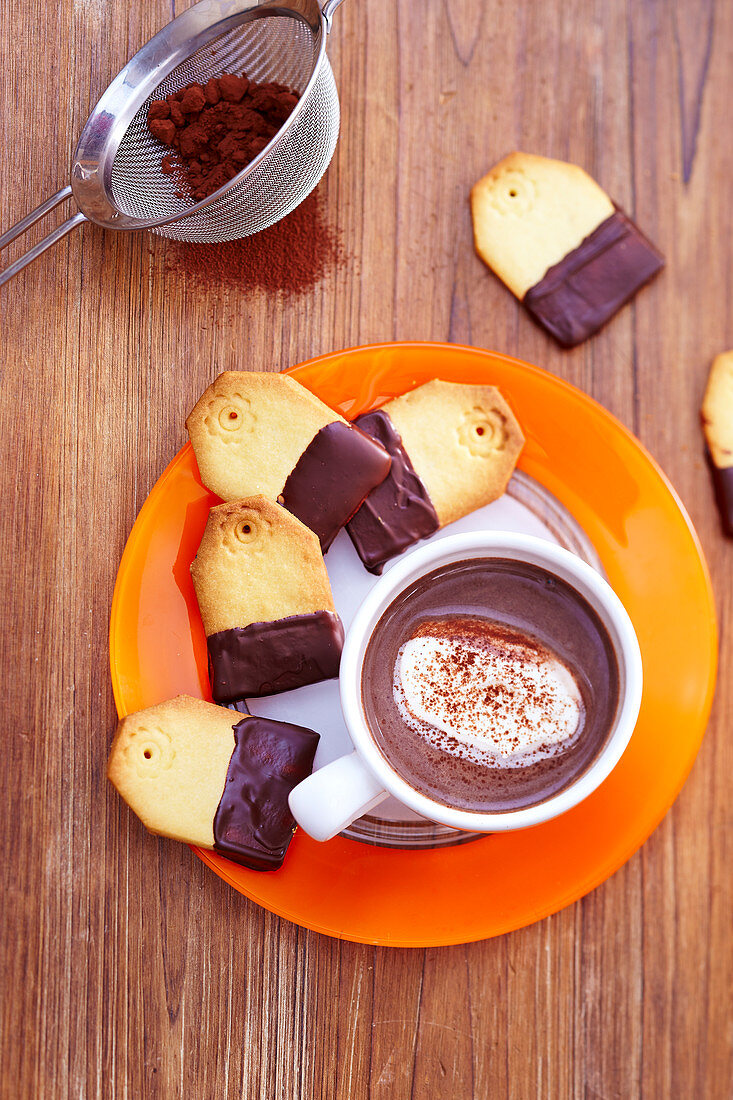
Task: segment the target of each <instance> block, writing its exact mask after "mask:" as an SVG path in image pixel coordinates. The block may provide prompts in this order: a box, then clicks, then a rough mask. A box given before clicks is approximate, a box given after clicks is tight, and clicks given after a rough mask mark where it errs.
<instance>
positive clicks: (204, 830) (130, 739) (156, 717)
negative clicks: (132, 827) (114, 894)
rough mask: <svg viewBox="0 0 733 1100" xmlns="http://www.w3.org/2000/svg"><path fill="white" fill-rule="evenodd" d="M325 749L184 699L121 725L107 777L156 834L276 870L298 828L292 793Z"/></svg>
mask: <svg viewBox="0 0 733 1100" xmlns="http://www.w3.org/2000/svg"><path fill="white" fill-rule="evenodd" d="M318 741H319V735H318V734H317V733H314V732H313V730H309V729H306V728H305V727H303V726H294V725H291V724H290V723H287V722H276V721H274V720H272V719H269V718H255V717H245V718H242V719H240V720H239V721H237V720H236V719H235V718H234V716H233V715H232V712H231V711H228V710H225V709H224V708H223V707H217V706H215V705H214V704H213V703H206V702H204V701H203V700H202V699H194V698H192V697H191V696H188V695H179V696H178V697H177V698H175V699H169V700H168V701H167V702H165V703H159V704H158V705H157V706H153V707H148V708H147V709H145V710H141V711H137V712H136V713H135V714H130V715H128V716H127V717H126V718H123V719H122V721H121V722H120V723H119V725H118V727H117V732H116V733H115V737H114V741H113V742H112V748H111V750H110V756H109V763H108V766H107V777H108V778H109V780H110V781H111V782H112V784H113V785H114V786H115V787H116V788H117V790H118V791H119V793H120V794H121V795H122V797H123V798H124V800H125V801H126V802H127V803H128V805H129V806H130V807H131V809H132V810H134V812H135V813H136V814H137V816H138V817H139V818H140V819H141V821H142V822H143V824H144V825H145V827H146V828H147V829H149V830H150V832H152V833H157V834H159V835H160V836H167V837H171V838H172V839H173V840H181V841H183V842H184V843H186V844H196V845H198V846H199V847H201V848H211V849H213V850H214V851H217V852H221V853H222V855H225V856H227V858H229V859H232V860H234V861H235V862H237V863H241V864H243V865H244V866H245V867H251V868H252V869H253V870H257V871H274V870H276V869H277V868H278V867H280V866H281V864H282V862H283V859H284V857H285V852H286V851H287V848H288V845H289V843H290V840H291V838H292V835H293V832H294V829H295V821H294V819H293V816H292V814H291V813H290V809H289V807H288V795H289V794H290V792H291V791H292V790H293V788H294V787H295V786H297V784H298V783H300V781H301V780H302V779H305V778H306V776H308V775H310V774H311V771H312V770H313V757H314V755H315V751H316V748H317V746H318Z"/></svg>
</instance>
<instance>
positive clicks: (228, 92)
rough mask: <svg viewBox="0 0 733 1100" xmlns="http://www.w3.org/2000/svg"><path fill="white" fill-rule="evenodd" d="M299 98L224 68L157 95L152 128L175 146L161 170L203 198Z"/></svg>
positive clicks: (237, 168)
mask: <svg viewBox="0 0 733 1100" xmlns="http://www.w3.org/2000/svg"><path fill="white" fill-rule="evenodd" d="M297 102H298V95H297V93H296V92H294V91H292V90H291V89H290V88H286V87H285V85H284V84H275V83H269V84H255V83H254V81H252V80H249V79H248V78H247V77H246V76H245V75H244V73H242V74H241V75H237V74H236V73H224V74H223V76H220V77H212V78H211V80H209V81H207V83H206V84H203V85H202V84H188V85H187V86H186V87H185V88H181V89H180V91H177V92H173V93H172V94H171V95H169V96H167V97H166V98H165V99H154V100H153V102H152V103H151V104H150V107H149V108H148V120H147V121H148V129H149V130H150V133H151V134H152V135H153V137H154V138H157V139H158V141H160V142H162V143H163V145H168V146H169V147H170V148H171V149H172V150H173V154H167V155H166V156H164V157H163V159H162V161H161V171H162V172H164V173H165V174H166V175H173V176H174V177H176V182H177V183H179V184H180V188H181V193H182V194H185V195H188V196H190V197H191V198H192V199H195V201H196V202H200V201H201V199H205V198H206V197H207V196H208V195H211V194H213V193H214V191H218V189H219V188H220V187H223V186H224V184H225V183H227V182H228V181H229V180H230V179H232V178H233V177H234V176H236V175H237V173H238V172H241V171H242V169H243V168H244V167H245V166H246V165H247V164H249V162H250V161H251V160H254V158H255V157H256V156H257V154H258V153H261V152H262V150H263V149H264V148H265V146H266V145H267V144H268V142H269V141H270V140H271V139H272V138H273V137H274V136H275V134H276V133H277V132H278V130H279V129H280V127H281V126H282V124H283V123H284V122H285V120H286V119H287V118H288V116H289V115H290V113H291V112H292V110H293V108H294V107H295V105H296V103H297Z"/></svg>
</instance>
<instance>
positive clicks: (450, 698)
mask: <svg viewBox="0 0 733 1100" xmlns="http://www.w3.org/2000/svg"><path fill="white" fill-rule="evenodd" d="M618 704H619V672H618V665H617V661H616V657H615V655H614V651H613V646H612V644H611V641H610V639H609V637H608V633H607V631H606V629H605V627H604V626H603V624H602V622H601V620H600V618H599V616H598V615H597V614H596V612H595V611H594V610H593V608H592V607H591V606H590V604H589V603H588V602H587V600H586V599H585V598H584V597H583V596H581V595H580V593H578V592H576V590H575V589H574V588H573V587H572V586H571V585H569V584H567V583H566V582H565V581H563V580H561V579H559V578H558V577H556V576H554V575H553V574H551V573H549V572H547V571H546V570H544V569H541V568H539V567H538V566H534V565H530V564H528V563H526V562H519V561H515V560H512V559H508V558H501V559H494V558H475V559H470V560H467V561H462V562H458V563H454V564H451V565H446V566H441V567H440V568H438V569H435V570H433V572H431V573H429V574H427V575H426V576H424V577H421V578H420V579H419V580H418V581H416V582H414V583H413V584H412V585H410V586H409V587H408V588H407V589H405V591H403V592H402V593H401V594H400V595H399V596H398V597H397V598H396V599H395V600H394V601H393V602H392V603H391V604H390V606H389V607H388V608H387V610H386V611H385V612H384V614H383V615H382V617H381V619H380V620H379V622H378V624H377V626H376V628H375V630H374V632H373V634H372V637H371V639H370V641H369V644H368V646H367V650H366V653H365V656H364V663H363V669H362V705H363V708H364V714H365V717H366V720H367V723H368V725H369V727H370V729H371V731H372V734H373V736H374V740H375V742H376V744H377V746H378V747H379V749H380V751H381V752H382V754H383V755H384V756H385V757H386V759H387V760H388V762H389V763H390V765H391V766H392V768H394V770H395V771H396V772H398V774H399V775H401V776H402V778H403V779H404V780H406V782H407V783H409V784H410V785H411V786H412V787H413V788H414V789H415V790H417V791H419V792H420V793H422V794H425V795H427V796H428V797H429V798H432V799H434V800H435V801H437V802H441V803H443V804H445V805H447V806H452V807H456V808H458V809H461V810H471V811H484V812H493V813H496V812H501V811H509V810H516V809H520V808H521V807H524V806H530V805H536V804H537V803H540V802H543V801H545V799H547V798H550V797H551V796H553V795H555V794H557V793H558V792H559V791H561V790H562V789H563V788H565V787H566V786H568V785H569V784H570V783H572V782H573V781H574V780H575V779H577V778H578V777H579V776H580V775H581V774H582V773H583V772H584V771H585V770H586V769H587V768H588V767H589V766H590V765H591V764H592V762H593V761H594V760H595V759H596V757H597V756H598V754H599V752H600V751H601V749H602V748H603V746H604V744H605V742H606V740H607V737H608V735H609V733H610V731H611V728H612V726H613V722H614V718H615V715H616V711H617V707H618Z"/></svg>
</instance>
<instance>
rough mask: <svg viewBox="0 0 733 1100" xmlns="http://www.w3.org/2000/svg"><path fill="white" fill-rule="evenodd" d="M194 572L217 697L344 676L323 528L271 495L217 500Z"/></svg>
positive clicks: (252, 693) (219, 699)
mask: <svg viewBox="0 0 733 1100" xmlns="http://www.w3.org/2000/svg"><path fill="white" fill-rule="evenodd" d="M191 576H192V578H193V584H194V588H195V591H196V597H197V599H198V604H199V608H200V611H201V619H202V621H203V624H204V630H205V632H206V641H207V649H208V654H209V673H210V677H211V690H212V694H213V697H214V699H215V701H216V702H217V703H229V702H232V701H235V700H237V699H242V698H244V697H246V696H259V695H274V694H275V693H276V692H280V691H288V690H290V689H291V688H296V687H302V686H303V685H304V684H312V683H315V682H316V681H318V680H328V679H331V678H332V677H334V676H337V675H338V670H339V661H340V658H341V647H342V645H343V638H344V630H343V626H342V624H341V620H340V619H339V617H338V615H337V614H336V609H335V607H334V604H333V596H332V594H331V586H330V584H329V580H328V574H327V572H326V566H325V564H324V561H323V555H322V554H321V548H320V545H319V542H318V537H317V535H316V534H315V533H314V532H313V531H311V530H310V529H309V528H308V527H306V526H305V525H304V524H303V523H301V522H300V520H298V519H296V518H295V516H293V515H291V514H290V512H288V511H287V510H286V509H285V508H281V507H280V505H279V504H275V503H274V501H272V500H268V499H267V497H264V496H253V497H248V498H247V499H245V500H240V501H230V502H229V503H226V504H219V505H217V507H215V508H212V509H211V511H210V513H209V518H208V520H207V523H206V527H205V529H204V534H203V537H202V539H201V544H200V546H199V548H198V552H197V554H196V557H195V558H194V560H193V562H192V563H191Z"/></svg>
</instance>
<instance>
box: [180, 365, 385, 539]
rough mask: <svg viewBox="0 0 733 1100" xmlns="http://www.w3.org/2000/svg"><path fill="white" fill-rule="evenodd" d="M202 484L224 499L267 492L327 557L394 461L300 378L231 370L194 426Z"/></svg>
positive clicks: (205, 398)
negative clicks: (312, 534)
mask: <svg viewBox="0 0 733 1100" xmlns="http://www.w3.org/2000/svg"><path fill="white" fill-rule="evenodd" d="M186 427H187V428H188V432H189V435H190V437H191V443H192V445H193V449H194V453H195V455H196V461H197V462H198V467H199V472H200V474H201V480H202V482H203V483H204V485H205V486H206V487H207V489H211V491H212V492H213V493H216V494H217V495H218V496H220V497H222V499H223V500H240V499H241V498H242V497H249V496H252V495H254V494H255V493H262V494H263V496H266V497H269V498H270V500H277V501H279V503H280V504H282V505H284V507H285V508H287V509H288V511H290V512H292V513H293V515H295V516H297V517H298V519H300V520H301V521H302V522H303V523H305V524H306V526H307V527H310V528H311V530H313V531H315V532H316V534H317V535H318V537H319V539H320V540H321V548H322V550H323V552H324V553H325V551H326V550H327V549H328V547H329V546H330V545H331V543H332V542H333V540H334V538H335V537H336V535H337V534H338V532H339V531H340V530H341V528H342V527H343V525H344V524H345V523H346V521H347V520H348V519H349V518H350V517H351V516H352V515H353V514H354V512H355V511H356V509H357V508H358V507H359V505H360V504H361V502H362V501H363V500H364V498H365V497H366V495H367V493H369V491H370V490H371V489H373V488H374V486H375V485H378V484H379V482H380V481H383V480H384V478H385V477H386V476H387V473H388V471H389V465H390V460H389V455H388V454H387V453H386V451H385V450H384V449H383V448H382V447H380V446H379V444H377V443H376V442H375V441H374V440H373V439H370V438H369V436H365V435H364V433H363V432H360V431H359V430H358V429H357V428H354V427H353V425H351V424H349V423H348V422H347V421H346V420H344V418H343V417H342V416H339V415H338V413H335V412H334V411H333V410H332V409H329V407H328V405H324V404H323V402H322V401H320V400H319V399H318V398H317V397H315V396H314V395H313V394H312V393H310V392H309V390H307V389H306V388H305V387H304V386H301V385H300V383H299V382H296V381H295V379H293V378H290V377H288V376H287V375H284V374H271V373H258V372H254V371H252V372H250V371H225V373H224V374H220V375H219V377H218V378H217V379H216V380H215V381H214V382H212V384H211V385H210V386H209V387H208V389H206V390H205V391H204V393H203V395H202V396H201V398H200V399H199V401H197V403H196V405H195V406H194V408H193V410H192V412H191V414H190V415H189V417H188V420H187V421H186Z"/></svg>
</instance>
